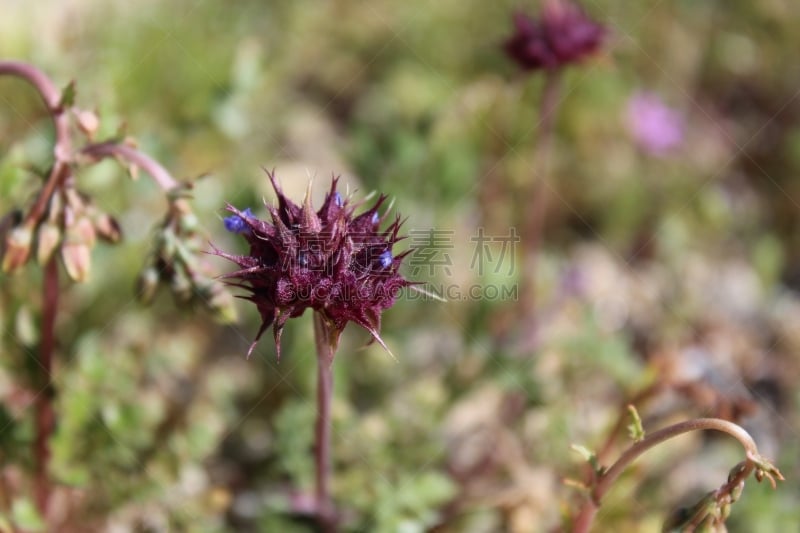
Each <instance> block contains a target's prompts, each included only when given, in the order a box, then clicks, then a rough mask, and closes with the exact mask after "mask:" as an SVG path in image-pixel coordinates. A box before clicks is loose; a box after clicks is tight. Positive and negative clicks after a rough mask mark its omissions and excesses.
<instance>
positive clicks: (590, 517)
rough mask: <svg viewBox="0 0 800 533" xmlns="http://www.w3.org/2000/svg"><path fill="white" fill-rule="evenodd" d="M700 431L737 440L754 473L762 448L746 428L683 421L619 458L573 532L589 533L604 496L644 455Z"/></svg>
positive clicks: (713, 421)
mask: <svg viewBox="0 0 800 533" xmlns="http://www.w3.org/2000/svg"><path fill="white" fill-rule="evenodd" d="M698 430H714V431H721V432H723V433H727V434H728V435H731V436H732V437H734V438H736V440H738V441H739V442H740V443H741V445H742V446H743V447H744V449H745V451H746V455H747V462H748V465H749V468H748V469H747V472H746V474H747V475H749V474H750V472H751V471H752V469H753V468H754V466H755V465H754V464H753V458H755V457H758V448H757V447H756V443H755V441H754V440H753V438H752V437H751V436H750V434H749V433H747V431H745V430H744V429H743V428H741V427H740V426H738V425H736V424H734V423H733V422H728V421H727V420H722V419H719V418H696V419H694V420H687V421H685V422H680V423H678V424H674V425H672V426H669V427H666V428H663V429H660V430H658V431H655V432H653V433H650V434H649V435H647V436H646V437H645V438H644V439H642V440H641V441H639V442H637V443H635V444H634V445H633V446H631V447H630V448H628V449H627V450H626V451H625V453H623V454H622V455H621V456H620V458H619V459H617V462H615V463H614V464H613V465H611V467H610V468H609V469H608V470H606V471H605V472H603V473H602V474H601V475H600V477H599V478H598V479H597V482H596V483H595V485H594V487H593V489H592V492H591V495H590V497H589V498H588V499H587V500H586V502H585V503H584V505H583V507H582V508H581V510H580V512H579V513H578V516H577V518H576V519H575V523H574V525H573V527H572V531H573V533H588V531H589V530H590V528H591V526H592V522H593V521H594V517H595V515H596V514H597V511H598V510H599V509H600V502H601V501H602V499H603V497H604V496H605V494H606V493H607V492H608V490H609V489H610V487H611V485H613V484H614V481H616V480H617V478H618V477H619V476H620V474H622V472H623V471H624V470H625V469H626V468H627V467H628V466H629V465H630V464H631V463H633V461H635V460H636V459H637V458H638V457H639V456H640V455H642V454H643V453H644V452H646V451H647V450H649V449H650V448H652V447H654V446H657V445H659V444H661V443H662V442H664V441H666V440H669V439H671V438H673V437H677V436H678V435H682V434H684V433H689V432H692V431H698ZM744 477H746V476H744ZM742 479H744V478H742Z"/></svg>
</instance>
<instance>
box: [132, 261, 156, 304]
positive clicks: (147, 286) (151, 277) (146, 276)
mask: <svg viewBox="0 0 800 533" xmlns="http://www.w3.org/2000/svg"><path fill="white" fill-rule="evenodd" d="M158 280H159V276H158V270H156V269H155V268H154V267H147V268H145V269H144V270H142V272H141V273H140V274H139V278H138V279H137V280H136V295H137V297H138V298H139V301H140V302H142V303H143V304H149V303H150V302H152V301H153V298H154V297H155V295H156V291H158Z"/></svg>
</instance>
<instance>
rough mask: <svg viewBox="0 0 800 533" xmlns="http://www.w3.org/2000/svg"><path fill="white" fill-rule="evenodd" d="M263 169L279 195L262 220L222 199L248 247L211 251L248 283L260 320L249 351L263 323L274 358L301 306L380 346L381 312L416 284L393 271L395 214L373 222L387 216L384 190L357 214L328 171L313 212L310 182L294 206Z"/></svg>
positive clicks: (236, 280) (233, 276)
mask: <svg viewBox="0 0 800 533" xmlns="http://www.w3.org/2000/svg"><path fill="white" fill-rule="evenodd" d="M267 174H268V176H269V179H270V181H271V182H272V187H273V188H274V189H275V194H276V195H277V197H278V204H277V206H272V205H266V209H267V211H268V212H269V220H261V219H259V218H257V217H256V216H255V215H254V214H253V212H252V211H250V209H246V210H244V211H240V210H238V209H236V208H235V207H233V206H232V205H230V204H228V205H227V209H228V211H230V212H231V213H233V215H232V216H230V217H227V218H225V220H224V223H225V227H226V229H228V230H229V231H231V232H233V233H237V234H239V235H241V236H243V237H244V238H245V239H246V240H247V242H248V243H249V245H250V253H249V254H248V255H232V254H228V253H225V252H223V251H221V250H218V249H216V248H214V251H213V253H214V254H215V255H218V256H220V257H224V258H226V259H229V260H230V261H233V262H234V263H236V264H237V265H239V270H237V271H235V272H231V273H230V274H226V275H224V276H223V278H226V279H230V280H233V281H231V282H229V283H230V284H232V285H234V286H237V287H241V288H244V289H247V290H248V291H249V294H248V295H247V296H243V298H245V299H248V300H250V301H252V302H253V303H255V304H256V306H257V307H258V311H259V313H260V314H261V327H260V328H259V330H258V333H257V335H256V338H255V340H254V341H253V344H252V345H251V346H250V349H249V350H248V352H247V355H248V357H249V356H250V354H251V353H252V351H253V348H255V346H256V344H257V343H258V340H259V339H260V338H261V335H262V334H263V333H264V331H265V330H266V329H267V328H268V327H269V326H270V325H272V326H273V331H274V336H275V344H276V345H277V349H278V357H280V338H281V332H282V330H283V327H284V325H285V324H286V321H287V320H288V319H289V318H293V317H297V316H300V315H302V314H303V313H304V312H305V310H306V309H312V310H314V311H316V312H318V313H320V314H321V315H322V317H323V318H324V319H325V321H326V322H327V323H328V324H329V326H330V327H331V328H332V329H333V330H334V331H337V332H341V331H342V330H343V329H344V327H345V325H347V323H348V322H355V323H356V324H358V325H359V326H361V327H363V328H364V329H366V330H367V331H369V333H370V334H371V335H372V337H373V339H374V340H376V341H378V342H379V343H380V344H381V346H383V347H384V348H386V345H385V344H384V342H383V340H382V339H381V337H380V323H381V313H382V312H383V311H384V310H385V309H388V308H389V307H391V306H392V305H393V304H394V302H395V300H396V298H397V296H398V293H399V291H400V290H401V289H403V288H404V287H408V286H412V285H415V283H413V282H410V281H408V280H406V279H404V278H403V277H402V276H401V275H400V273H399V272H398V269H399V268H400V264H401V263H402V260H403V258H404V257H405V256H406V255H407V254H408V253H409V252H408V251H407V252H403V253H400V254H398V255H394V253H393V251H392V247H393V246H394V244H395V243H397V242H398V241H399V240H401V239H402V237H399V236H398V232H399V230H400V225H401V224H402V222H401V220H400V217H399V216H395V218H394V220H393V221H392V222H391V223H390V224H389V225H388V226H387V227H386V228H385V229H384V230H381V229H380V226H381V223H382V222H383V221H384V218H386V215H383V216H382V215H381V214H380V212H379V209H380V208H381V206H382V205H383V203H384V202H385V201H386V196H383V195H381V196H379V197H378V199H377V200H376V201H375V203H374V204H372V206H371V207H369V208H367V209H366V210H363V211H362V212H361V213H359V214H356V211H357V210H359V208H360V207H361V205H362V203H361V202H353V201H351V198H350V197H342V195H341V194H340V193H339V192H338V191H337V190H336V186H337V183H338V178H333V180H332V182H331V188H330V191H329V192H328V193H327V195H326V196H325V201H324V202H323V204H322V206H321V207H320V208H319V210H317V211H315V210H314V209H313V208H312V206H311V185H310V184H309V188H308V191H307V193H306V197H305V200H304V201H303V205H297V204H295V203H294V202H292V201H291V200H290V199H288V198H287V197H286V196H285V195H284V194H283V191H282V190H281V188H280V186H279V185H278V183H277V181H276V179H275V175H274V173H272V172H268V173H267ZM387 351H388V348H387Z"/></svg>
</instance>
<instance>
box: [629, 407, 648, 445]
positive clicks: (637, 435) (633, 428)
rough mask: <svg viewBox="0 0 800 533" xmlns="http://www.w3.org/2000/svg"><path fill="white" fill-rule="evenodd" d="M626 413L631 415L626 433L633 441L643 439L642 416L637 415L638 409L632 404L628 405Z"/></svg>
mask: <svg viewBox="0 0 800 533" xmlns="http://www.w3.org/2000/svg"><path fill="white" fill-rule="evenodd" d="M628 413H630V415H631V423H630V424H628V435H630V437H631V439H633V442H639V441H642V440H644V427H643V426H642V418H641V417H640V416H639V411H637V410H636V407H634V406H633V405H628Z"/></svg>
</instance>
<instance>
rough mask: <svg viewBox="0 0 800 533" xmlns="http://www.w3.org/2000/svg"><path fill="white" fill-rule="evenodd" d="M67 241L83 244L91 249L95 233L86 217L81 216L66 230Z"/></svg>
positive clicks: (95, 236)
mask: <svg viewBox="0 0 800 533" xmlns="http://www.w3.org/2000/svg"><path fill="white" fill-rule="evenodd" d="M67 240H69V241H72V242H76V243H80V244H85V245H86V246H88V247H89V248H92V247H93V246H94V244H95V241H96V240H97V231H96V230H95V229H94V224H92V221H91V220H89V218H88V217H85V216H82V217H80V218H78V219H77V220H75V222H74V223H73V224H72V225H71V226H70V227H69V228H67Z"/></svg>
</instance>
